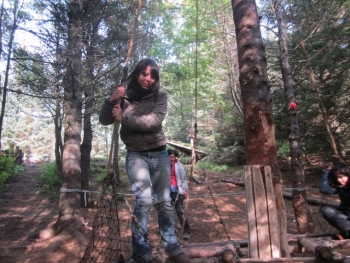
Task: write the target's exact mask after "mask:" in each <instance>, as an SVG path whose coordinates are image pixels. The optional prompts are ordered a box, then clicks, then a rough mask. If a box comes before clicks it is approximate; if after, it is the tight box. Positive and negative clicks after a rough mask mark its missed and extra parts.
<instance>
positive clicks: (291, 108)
mask: <svg viewBox="0 0 350 263" xmlns="http://www.w3.org/2000/svg"><path fill="white" fill-rule="evenodd" d="M296 108H297V104H296V103H295V102H294V101H292V102H291V103H289V107H288V109H289V110H295V109H296Z"/></svg>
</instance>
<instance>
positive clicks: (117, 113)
mask: <svg viewBox="0 0 350 263" xmlns="http://www.w3.org/2000/svg"><path fill="white" fill-rule="evenodd" d="M112 116H113V118H114V119H115V120H116V121H117V122H119V123H121V122H122V118H123V111H122V108H121V107H120V105H119V104H117V105H115V106H114V108H113V110H112Z"/></svg>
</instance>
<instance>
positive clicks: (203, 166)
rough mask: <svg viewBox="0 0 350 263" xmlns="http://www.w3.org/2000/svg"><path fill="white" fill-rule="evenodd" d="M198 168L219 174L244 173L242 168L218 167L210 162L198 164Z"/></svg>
mask: <svg viewBox="0 0 350 263" xmlns="http://www.w3.org/2000/svg"><path fill="white" fill-rule="evenodd" d="M197 167H198V168H201V169H206V170H211V171H214V172H218V173H239V172H242V170H243V168H242V167H241V166H240V167H232V166H228V165H226V164H222V165H218V164H216V163H213V162H209V161H201V162H198V163H197Z"/></svg>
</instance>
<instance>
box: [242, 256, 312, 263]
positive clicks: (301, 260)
mask: <svg viewBox="0 0 350 263" xmlns="http://www.w3.org/2000/svg"><path fill="white" fill-rule="evenodd" d="M241 262H246V263H263V262H271V263H272V262H274V263H282V262H290V263H291V262H293V263H316V260H315V258H314V257H295V258H269V259H261V258H260V259H259V258H242V259H241Z"/></svg>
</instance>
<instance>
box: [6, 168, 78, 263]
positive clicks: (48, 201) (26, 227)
mask: <svg viewBox="0 0 350 263" xmlns="http://www.w3.org/2000/svg"><path fill="white" fill-rule="evenodd" d="M40 167H41V165H38V164H27V165H26V167H25V170H24V171H23V172H21V173H20V174H19V175H18V176H17V177H16V178H15V179H14V181H13V182H11V183H10V186H9V189H8V192H7V193H6V195H5V196H4V198H3V199H2V200H0V207H1V208H0V229H1V231H0V262H1V263H14V262H25V263H32V262H33V263H34V262H40V263H45V262H50V263H52V262H70V263H71V262H72V263H73V262H74V263H75V262H79V260H80V258H81V255H79V254H77V253H76V250H75V248H74V245H73V246H72V245H71V246H67V247H64V248H54V249H52V247H51V248H50V251H46V250H45V249H47V247H48V246H47V245H48V244H47V242H35V241H34V240H31V239H29V238H28V237H29V236H31V235H32V234H34V233H37V232H38V231H40V230H43V229H46V228H48V227H49V226H51V225H52V224H54V223H55V222H56V220H57V217H58V197H56V198H53V197H47V196H45V195H43V194H41V193H40V192H39V191H37V182H38V178H39V172H40Z"/></svg>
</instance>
